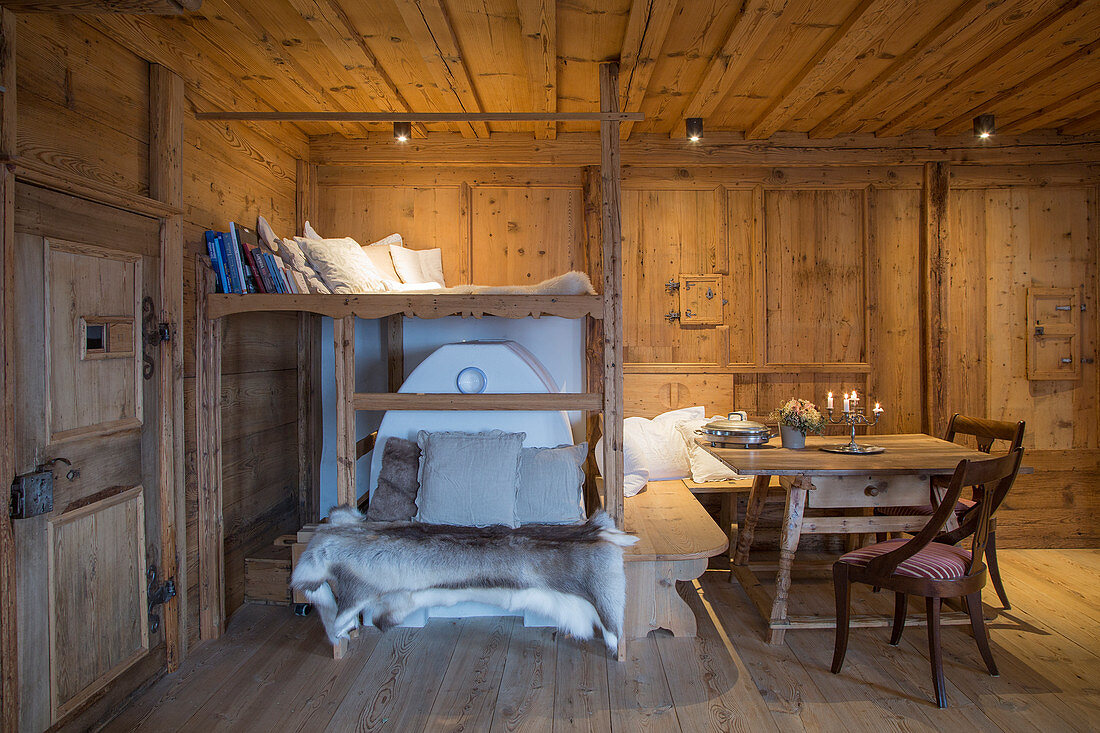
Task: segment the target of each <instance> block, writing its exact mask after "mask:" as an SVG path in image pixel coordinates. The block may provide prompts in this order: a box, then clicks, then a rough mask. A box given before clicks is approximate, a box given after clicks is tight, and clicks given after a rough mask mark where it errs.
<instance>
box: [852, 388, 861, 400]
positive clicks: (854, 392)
mask: <svg viewBox="0 0 1100 733" xmlns="http://www.w3.org/2000/svg"><path fill="white" fill-rule="evenodd" d="M852 402H859V397H856V391H855V390H854V389H853V390H852Z"/></svg>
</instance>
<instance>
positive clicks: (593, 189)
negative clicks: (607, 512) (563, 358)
mask: <svg viewBox="0 0 1100 733" xmlns="http://www.w3.org/2000/svg"><path fill="white" fill-rule="evenodd" d="M581 196H582V198H583V200H584V217H583V218H582V220H581V225H582V228H583V233H582V237H581V239H582V241H583V242H584V259H585V268H586V270H587V272H588V277H589V278H590V279H591V280H592V282H593V283H602V282H603V235H602V234H601V228H600V214H601V211H600V203H601V197H600V169H599V167H598V166H594V165H589V166H585V167H584V168H582V169H581ZM584 327H585V328H584V364H585V386H584V389H585V391H586V392H602V391H603V387H602V386H601V383H602V382H603V319H601V318H592V317H591V316H589V317H586V318H585V319H584ZM600 432H601V431H600V414H599V413H598V412H594V411H589V412H586V413H585V439H586V440H587V441H588V458H587V460H586V462H585V469H584V472H585V506H586V507H587V509H588V511H589V513H591V512H593V511H595V510H596V509H598V508H599V506H600V499H599V493H598V492H599V489H598V488H597V485H596V483H597V482H596V477H597V476H598V475H599V469H598V466H597V464H596V442H597V441H598V435H599V434H600Z"/></svg>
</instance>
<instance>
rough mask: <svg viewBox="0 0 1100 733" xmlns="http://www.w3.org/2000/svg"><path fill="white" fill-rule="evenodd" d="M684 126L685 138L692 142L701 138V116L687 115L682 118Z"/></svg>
mask: <svg viewBox="0 0 1100 733" xmlns="http://www.w3.org/2000/svg"><path fill="white" fill-rule="evenodd" d="M684 127H685V128H686V129H687V138H688V140H691V141H692V142H693V143H697V142H699V141H700V140H702V139H703V118H702V117H688V118H687V119H686V120H684Z"/></svg>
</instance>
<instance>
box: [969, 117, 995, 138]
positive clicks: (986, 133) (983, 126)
mask: <svg viewBox="0 0 1100 733" xmlns="http://www.w3.org/2000/svg"><path fill="white" fill-rule="evenodd" d="M996 133H997V124H996V122H994V120H993V115H978V116H977V117H975V118H974V135H975V136H977V137H979V138H981V139H982V140H986V139H987V138H989V137H991V136H993V135H995V134H996Z"/></svg>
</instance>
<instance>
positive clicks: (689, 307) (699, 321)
mask: <svg viewBox="0 0 1100 733" xmlns="http://www.w3.org/2000/svg"><path fill="white" fill-rule="evenodd" d="M722 303H723V301H722V276H721V275H680V325H681V326H721V325H722V323H723V320H722V319H723V311H724V309H723V307H722Z"/></svg>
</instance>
